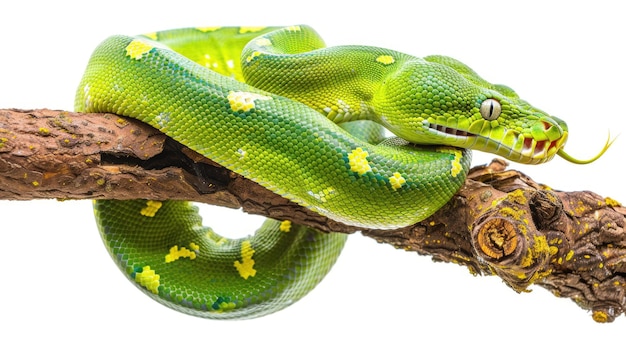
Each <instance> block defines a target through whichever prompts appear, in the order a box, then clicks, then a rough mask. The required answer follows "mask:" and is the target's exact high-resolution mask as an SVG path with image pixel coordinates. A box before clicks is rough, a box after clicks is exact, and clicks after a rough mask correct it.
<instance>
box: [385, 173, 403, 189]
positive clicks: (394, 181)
mask: <svg viewBox="0 0 626 351" xmlns="http://www.w3.org/2000/svg"><path fill="white" fill-rule="evenodd" d="M389 183H391V187H392V188H393V190H398V189H400V188H402V185H404V183H406V179H404V177H403V176H402V175H401V174H400V173H398V172H396V173H394V174H393V176H391V177H389Z"/></svg>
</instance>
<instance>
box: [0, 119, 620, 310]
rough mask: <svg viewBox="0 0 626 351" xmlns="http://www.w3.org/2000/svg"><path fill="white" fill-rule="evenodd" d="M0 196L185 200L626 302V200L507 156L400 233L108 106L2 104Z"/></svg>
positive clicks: (516, 282) (590, 306)
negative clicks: (572, 187) (249, 175)
mask: <svg viewBox="0 0 626 351" xmlns="http://www.w3.org/2000/svg"><path fill="white" fill-rule="evenodd" d="M0 184H2V186H1V187H0V199H12V200H31V199H41V198H59V199H136V198H145V199H153V200H165V199H178V200H190V201H196V202H203V203H208V204H214V205H219V206H226V207H231V208H242V209H243V210H244V211H245V212H248V213H253V214H260V215H263V216H266V217H272V218H276V219H280V220H284V219H288V220H291V221H292V222H294V223H299V224H304V225H309V226H312V227H315V228H318V229H320V230H323V231H327V232H328V231H338V232H345V233H351V232H354V231H357V230H361V232H362V233H363V234H364V235H366V236H369V237H372V238H374V239H376V240H377V241H379V242H384V243H388V244H392V245H394V246H395V247H397V248H402V249H405V250H408V251H415V252H417V253H419V254H422V255H430V256H432V257H433V260H435V261H443V262H452V263H456V264H460V265H465V266H467V267H468V268H469V270H470V272H471V273H473V274H484V275H498V276H500V277H501V278H502V279H503V280H504V281H505V282H506V283H507V284H508V285H509V286H510V287H511V288H513V289H514V290H516V291H518V292H523V291H528V288H529V286H530V285H532V284H536V285H539V286H542V287H544V288H546V289H548V290H550V291H552V292H553V293H554V294H555V295H556V296H560V297H568V298H570V299H572V300H573V301H574V302H576V303H577V304H578V305H579V306H580V307H582V308H584V309H587V310H591V311H592V312H593V313H592V317H593V318H594V320H595V321H597V322H611V321H613V320H614V319H615V318H616V317H617V316H619V315H621V314H622V313H624V311H625V310H626V235H625V233H624V228H625V227H626V208H624V207H622V206H621V205H620V204H619V203H617V201H615V200H612V199H610V198H602V197H600V196H598V195H596V194H593V193H591V192H560V191H554V190H552V189H550V188H549V187H547V186H543V185H540V184H537V183H536V182H534V181H533V180H532V179H530V178H528V177H527V176H525V175H524V174H521V173H520V172H517V171H513V170H506V163H505V162H504V161H502V160H494V162H492V164H490V165H488V166H483V167H475V168H473V169H472V170H471V172H470V174H469V176H468V180H467V181H466V183H465V186H464V187H463V188H462V189H461V190H460V191H459V193H458V194H457V195H456V196H455V197H454V198H453V199H452V200H451V201H450V202H449V203H448V204H447V205H446V206H444V207H443V208H442V209H440V210H439V211H438V212H437V213H435V214H434V215H433V216H431V217H430V218H428V219H427V220H424V221H422V222H419V223H417V224H415V225H413V226H410V227H406V228H401V229H398V230H385V231H383V230H370V229H365V228H358V227H352V226H347V225H344V224H342V223H338V222H335V221H332V220H330V219H327V218H325V217H323V216H320V215H319V214H316V213H314V212H312V211H310V210H307V209H305V208H302V207H300V206H298V205H296V204H294V203H292V202H290V201H288V200H286V199H284V198H282V197H280V196H278V195H276V194H274V193H272V192H270V191H268V190H266V189H265V188H263V187H261V186H259V185H258V184H256V183H254V182H252V181H250V180H247V179H245V178H243V177H241V176H239V175H237V174H235V173H233V172H230V171H228V170H226V169H224V168H223V167H221V166H219V165H217V164H215V163H213V162H211V161H210V160H207V159H206V158H204V157H202V156H200V155H198V154H196V153H195V152H193V151H191V150H189V149H187V148H185V147H184V146H182V145H181V144H179V143H177V142H175V141H173V140H172V139H170V138H167V137H165V136H164V135H163V134H161V133H160V132H159V131H157V130H155V129H153V128H151V127H149V126H147V125H145V124H143V123H141V122H138V121H135V120H132V119H126V118H124V117H120V116H117V115H113V114H78V113H72V112H65V111H51V110H28V111H25V110H0Z"/></svg>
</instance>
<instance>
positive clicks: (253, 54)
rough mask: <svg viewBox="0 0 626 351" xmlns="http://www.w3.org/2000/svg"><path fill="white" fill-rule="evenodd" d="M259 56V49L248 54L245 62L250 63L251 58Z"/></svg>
mask: <svg viewBox="0 0 626 351" xmlns="http://www.w3.org/2000/svg"><path fill="white" fill-rule="evenodd" d="M259 56H261V52H260V51H255V52H253V53H251V54H250V56H248V57H246V62H248V63H250V62H252V60H254V59H255V58H257V57H259Z"/></svg>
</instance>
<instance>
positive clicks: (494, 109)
mask: <svg viewBox="0 0 626 351" xmlns="http://www.w3.org/2000/svg"><path fill="white" fill-rule="evenodd" d="M500 113H502V106H501V105H500V102H499V101H498V100H496V99H487V100H485V101H483V102H482V104H480V115H481V116H482V117H483V118H484V119H486V120H487V121H493V120H496V119H497V118H498V117H500Z"/></svg>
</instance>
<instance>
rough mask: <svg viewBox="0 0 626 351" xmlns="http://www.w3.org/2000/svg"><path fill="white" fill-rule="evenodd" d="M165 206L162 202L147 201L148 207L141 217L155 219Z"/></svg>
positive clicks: (143, 209)
mask: <svg viewBox="0 0 626 351" xmlns="http://www.w3.org/2000/svg"><path fill="white" fill-rule="evenodd" d="M161 206H163V203H162V202H161V201H154V200H148V201H146V207H144V208H142V209H141V215H142V216H146V217H154V215H156V213H157V211H158V210H159V209H160V208H161Z"/></svg>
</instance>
